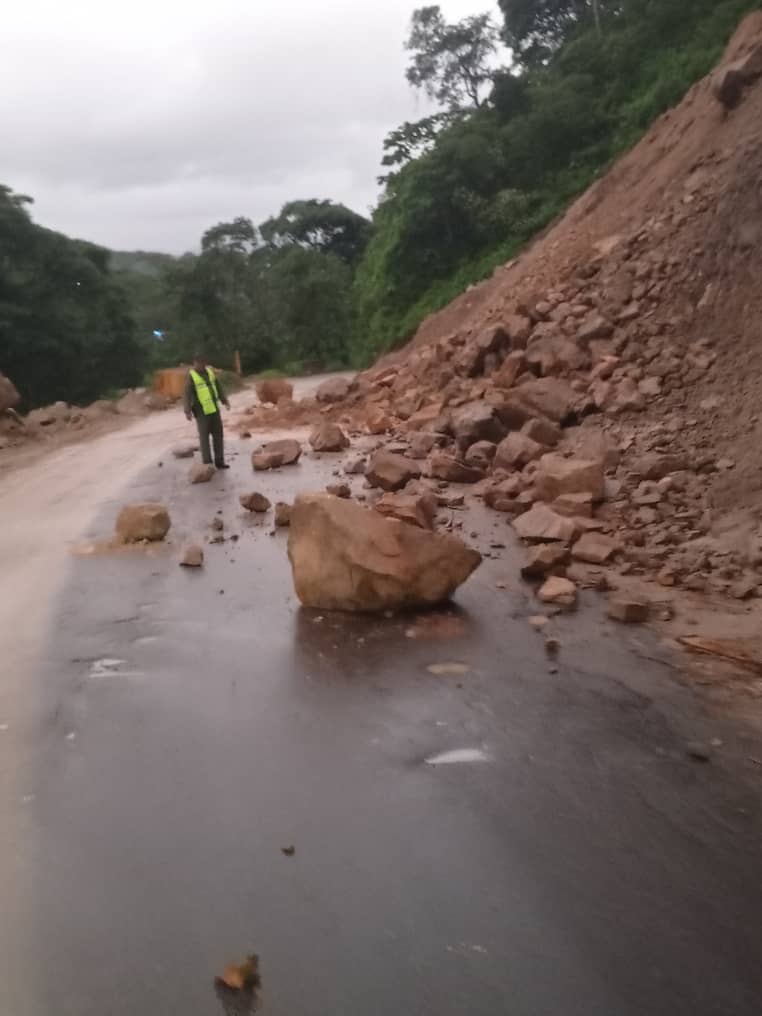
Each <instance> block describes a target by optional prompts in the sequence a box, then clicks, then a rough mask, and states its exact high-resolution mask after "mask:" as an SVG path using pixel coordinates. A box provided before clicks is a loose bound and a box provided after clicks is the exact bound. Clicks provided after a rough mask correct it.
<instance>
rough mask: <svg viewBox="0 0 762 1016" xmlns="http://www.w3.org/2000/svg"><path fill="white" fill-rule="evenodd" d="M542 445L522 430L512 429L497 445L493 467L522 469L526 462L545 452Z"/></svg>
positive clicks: (509, 469) (537, 457) (508, 469)
mask: <svg viewBox="0 0 762 1016" xmlns="http://www.w3.org/2000/svg"><path fill="white" fill-rule="evenodd" d="M546 451H547V449H546V448H545V446H544V445H541V444H539V443H538V442H537V441H533V440H532V438H531V437H529V436H528V435H527V434H524V433H522V432H518V431H514V432H513V433H512V434H509V435H508V437H506V438H505V439H504V440H503V441H501V442H500V444H499V445H498V446H497V451H496V452H495V463H494V465H495V469H505V470H507V471H508V472H510V471H511V470H513V469H523V468H524V466H525V465H527V463H528V462H533V461H534V460H535V459H539V458H540V457H541V456H542V455H544V454H545V452H546Z"/></svg>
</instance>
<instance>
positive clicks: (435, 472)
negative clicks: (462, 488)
mask: <svg viewBox="0 0 762 1016" xmlns="http://www.w3.org/2000/svg"><path fill="white" fill-rule="evenodd" d="M429 471H430V474H431V476H433V477H434V478H435V479H437V480H447V481H448V482H450V483H478V481H479V480H483V479H484V476H485V474H484V472H483V470H481V469H476V468H474V467H473V466H467V465H466V464H465V462H461V461H460V460H459V459H456V458H455V457H454V456H452V455H446V454H445V453H444V452H436V453H435V454H434V455H432V456H431V458H430V460H429Z"/></svg>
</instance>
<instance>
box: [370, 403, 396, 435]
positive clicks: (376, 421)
mask: <svg viewBox="0 0 762 1016" xmlns="http://www.w3.org/2000/svg"><path fill="white" fill-rule="evenodd" d="M365 427H366V429H367V431H368V433H369V434H386V433H387V432H388V431H390V430H391V429H392V421H391V419H390V418H389V416H388V415H387V414H386V413H385V412H384V411H383V409H371V410H370V412H369V413H368V416H367V418H366V420H365Z"/></svg>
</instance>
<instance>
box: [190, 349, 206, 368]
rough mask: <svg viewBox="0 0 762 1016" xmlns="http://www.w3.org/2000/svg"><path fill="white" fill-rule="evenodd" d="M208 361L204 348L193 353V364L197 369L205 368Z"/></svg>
mask: <svg viewBox="0 0 762 1016" xmlns="http://www.w3.org/2000/svg"><path fill="white" fill-rule="evenodd" d="M206 363H207V360H206V353H204V352H203V351H202V350H198V351H197V352H195V353H194V354H193V366H194V367H195V368H196V370H205V369H206Z"/></svg>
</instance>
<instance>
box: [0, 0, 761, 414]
mask: <svg viewBox="0 0 762 1016" xmlns="http://www.w3.org/2000/svg"><path fill="white" fill-rule="evenodd" d="M758 6H759V0H499V7H500V10H501V12H502V15H503V23H502V24H500V25H498V24H496V23H495V21H494V20H493V19H492V18H491V17H490V16H489V15H486V14H484V15H479V16H475V17H473V16H472V17H469V18H465V19H463V20H462V21H460V22H457V23H455V24H448V22H447V21H446V20H445V18H444V16H443V14H442V12H441V10H440V8H439V7H438V6H435V5H429V6H426V7H421V8H419V9H418V10H417V11H415V13H414V15H413V19H412V22H411V26H410V35H409V39H408V42H407V45H406V49H407V51H408V53H409V56H410V62H409V66H408V70H407V78H408V80H409V81H410V82H411V84H413V85H414V86H415V87H417V88H419V89H421V90H422V91H424V92H425V93H426V95H427V96H428V97H429V99H430V100H432V101H433V102H434V103H435V104H436V105H437V106H438V108H437V109H435V110H434V111H431V110H429V114H428V115H427V116H426V117H425V118H424V119H422V120H420V121H418V122H417V123H404V124H402V125H401V126H400V127H398V128H397V129H396V130H394V131H392V132H391V133H390V134H389V136H388V137H387V139H386V141H385V143H384V151H383V166H384V167H385V169H386V170H387V171H388V172H387V175H385V176H384V177H382V178H381V180H380V183H381V184H382V185H383V188H384V189H383V193H382V196H381V199H380V201H379V204H378V207H377V209H376V211H375V213H374V216H373V221H372V222H369V221H368V220H367V219H365V218H364V217H363V216H361V215H358V214H356V213H355V212H353V211H351V210H350V209H348V208H346V207H344V206H343V205H341V204H337V203H334V202H332V201H325V200H314V199H313V200H302V201H292V202H289V203H288V204H286V205H285V206H284V208H282V209H281V211H280V213H279V214H278V215H276V216H274V217H272V218H270V219H268V220H267V221H266V222H263V223H261V224H260V225H259V226H255V225H254V224H253V223H252V222H251V220H250V219H248V218H245V217H240V218H237V219H235V220H233V221H232V222H227V223H219V224H218V225H216V226H213V227H212V228H210V229H209V230H207V232H206V233H205V234H204V236H203V237H202V239H201V252H200V254H198V255H194V254H187V255H185V256H184V257H182V258H172V257H170V256H168V255H158V254H150V253H145V252H135V253H131V254H129V253H124V252H118V253H117V252H115V253H113V254H112V255H111V260H110V261H109V256H108V255H107V253H106V252H105V251H103V250H101V249H100V248H98V247H95V246H93V245H90V244H85V243H81V242H77V241H72V240H69V239H67V238H66V237H63V236H61V235H59V234H56V233H53V232H50V231H48V230H45V229H42V228H41V227H39V226H37V225H35V224H34V223H33V222H32V220H31V219H30V217H29V214H28V211H27V202H28V199H26V198H23V197H20V196H18V195H15V194H13V193H12V192H11V191H10V190H8V189H7V188H0V370H3V371H5V372H7V373H8V374H9V375H10V376H11V377H12V378H13V379H14V380H15V382H16V384H17V385H18V387H19V388H20V389H21V391H22V392H23V394H24V396H25V399H26V401H27V404H36V403H41V402H45V401H50V400H53V399H57V398H65V399H67V400H69V401H84V400H87V399H90V398H94V397H96V396H97V395H99V394H102V393H103V392H104V391H106V390H108V389H110V388H114V387H117V386H126V385H129V384H133V383H135V382H136V381H137V380H138V379H139V377H140V375H141V373H142V372H143V371H144V370H145V369H146V368H148V367H156V366H163V365H165V364H166V365H170V364H174V363H177V362H179V361H182V360H186V361H187V360H188V358H189V357H190V355H191V354H192V352H193V349H194V347H197V346H201V345H203V346H205V347H206V348H207V349H208V351H209V353H210V354H211V355H212V356H213V357H214V359H215V360H217V362H218V363H219V364H220V365H221V366H230V365H231V364H232V361H233V356H234V353H236V352H238V353H239V354H240V356H241V359H242V364H243V367H244V370H247V371H259V370H264V369H268V368H275V369H280V370H284V371H295V370H302V369H310V368H331V367H338V366H342V365H344V364H347V363H350V362H352V363H355V364H358V365H359V364H363V363H366V362H368V361H369V360H370V359H371V358H372V357H373V356H375V355H376V354H378V353H379V352H381V351H383V350H384V349H388V348H390V347H392V346H393V345H395V344H398V343H400V342H401V341H403V340H404V339H406V338H407V337H409V336H410V334H411V333H412V332H413V331H414V329H415V327H416V326H417V325H418V324H419V323H420V321H421V320H422V318H423V317H424V316H425V315H426V314H427V313H430V312H431V311H433V310H436V309H438V308H439V307H441V306H443V305H444V304H445V303H447V302H448V301H449V300H450V299H452V298H453V297H454V296H455V295H457V293H459V292H460V291H461V290H462V289H463V288H465V286H467V285H468V284H469V283H471V282H474V281H477V280H478V279H480V278H483V277H485V276H486V275H487V274H488V273H489V272H491V271H492V270H493V268H494V267H495V266H496V265H497V264H499V263H501V262H502V261H505V260H507V259H508V258H509V257H511V256H512V255H513V254H514V253H515V252H516V251H517V250H518V249H519V248H520V247H521V246H522V245H523V244H524V243H526V241H527V240H528V239H529V238H531V237H532V235H533V234H535V233H536V232H537V231H538V230H539V229H540V228H542V227H543V226H545V225H546V224H547V223H548V222H549V221H551V220H552V219H553V218H554V217H555V216H556V215H558V213H559V212H561V211H562V210H563V208H564V207H565V206H566V204H567V203H568V202H569V200H570V199H571V198H572V197H574V196H575V195H576V194H578V193H579V192H580V191H581V190H582V189H584V188H585V187H586V186H587V185H588V184H589V183H591V182H592V180H593V179H594V178H595V177H596V176H597V175H598V174H599V173H600V172H602V171H603V170H604V169H605V168H606V166H607V165H608V164H609V163H610V162H611V160H612V159H613V158H614V157H615V156H616V155H617V154H619V153H620V152H621V151H622V150H623V149H625V148H626V147H628V146H629V145H631V144H632V143H633V142H634V141H635V140H636V139H637V138H638V136H639V135H640V134H641V133H642V132H643V131H644V129H645V128H646V127H647V126H648V125H649V124H650V122H651V121H652V120H653V119H654V118H655V117H656V116H657V115H658V114H659V113H661V112H662V111H664V110H665V109H667V108H668V107H669V106H671V105H673V104H674V103H675V102H677V101H678V100H679V99H680V98H681V97H682V95H683V94H684V92H685V91H686V90H687V88H688V87H689V86H690V85H691V84H692V83H693V82H694V81H695V80H696V79H697V78H699V77H700V76H701V75H703V74H705V73H707V72H708V71H709V70H710V68H711V66H712V64H713V63H714V61H715V60H716V59H717V57H718V56H719V54H720V52H721V50H722V48H723V46H724V45H725V43H726V41H727V39H728V37H729V35H730V33H731V32H732V30H733V29H734V27H735V25H736V24H737V22H738V20H739V19H740V17H741V16H742V15H743V14H745V13H746V12H747V11H749V10H751V9H753V8H755V7H758ZM501 39H502V42H504V43H505V46H506V47H507V48H505V49H501V48H500V45H501V43H500V40H501ZM157 333H158V334H157Z"/></svg>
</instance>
